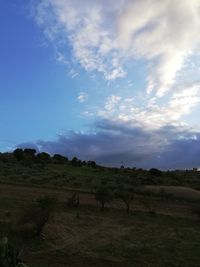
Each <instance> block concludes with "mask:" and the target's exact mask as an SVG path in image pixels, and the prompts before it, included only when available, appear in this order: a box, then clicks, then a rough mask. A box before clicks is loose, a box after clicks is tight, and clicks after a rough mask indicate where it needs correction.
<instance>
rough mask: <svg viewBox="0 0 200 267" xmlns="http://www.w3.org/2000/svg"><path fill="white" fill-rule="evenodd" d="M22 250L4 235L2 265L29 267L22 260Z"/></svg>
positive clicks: (0, 257)
mask: <svg viewBox="0 0 200 267" xmlns="http://www.w3.org/2000/svg"><path fill="white" fill-rule="evenodd" d="M21 255H22V251H20V250H18V249H15V248H14V247H13V246H11V245H10V243H9V242H8V238H7V237H4V238H2V239H1V240H0V267H28V266H27V265H25V264H24V263H23V262H22V260H21Z"/></svg>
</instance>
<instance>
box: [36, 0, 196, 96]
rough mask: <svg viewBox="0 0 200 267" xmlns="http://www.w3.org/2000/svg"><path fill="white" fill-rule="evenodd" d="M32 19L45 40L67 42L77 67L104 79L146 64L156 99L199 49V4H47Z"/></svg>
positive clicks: (167, 0)
mask: <svg viewBox="0 0 200 267" xmlns="http://www.w3.org/2000/svg"><path fill="white" fill-rule="evenodd" d="M36 19H37V22H38V24H39V25H40V26H41V27H42V28H43V29H44V33H45V35H46V36H47V37H48V39H50V40H51V41H53V42H55V41H56V40H57V45H58V47H59V46H62V47H65V45H66V43H67V42H69V44H70V46H71V50H72V54H73V57H74V58H75V59H76V60H77V61H78V62H79V63H80V65H81V66H82V67H83V68H85V69H86V70H87V71H98V72H100V73H102V74H103V75H104V77H105V79H107V80H115V79H116V78H119V77H124V76H125V75H126V66H125V65H126V64H125V63H126V62H129V61H131V60H143V61H145V62H146V67H147V72H148V77H147V83H148V84H147V92H148V93H151V92H152V91H154V90H155V92H156V95H157V96H159V97H160V96H163V95H164V94H165V93H166V92H167V91H168V90H170V88H171V86H172V85H173V83H174V82H175V79H176V75H177V73H178V72H180V71H181V70H182V68H183V66H184V63H185V62H186V60H188V59H189V58H190V57H191V56H192V55H193V54H194V53H196V52H197V51H199V48H200V47H199V46H200V38H199V28H200V2H199V0H190V1H188V0H177V1H174V0H163V1H157V0H136V1H132V0H119V1H117V4H116V1H115V0H109V1H105V0H102V1H97V0H85V1H84V3H83V1H82V0H46V1H39V4H38V5H37V9H36ZM62 51H65V50H62ZM63 53H65V52H63ZM60 55H61V54H60ZM59 58H60V59H61V58H62V56H60V57H59ZM63 58H65V57H63Z"/></svg>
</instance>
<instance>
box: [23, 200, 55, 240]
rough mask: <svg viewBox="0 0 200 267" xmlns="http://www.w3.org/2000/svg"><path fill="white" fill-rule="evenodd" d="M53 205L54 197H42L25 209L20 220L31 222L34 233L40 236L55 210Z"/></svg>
mask: <svg viewBox="0 0 200 267" xmlns="http://www.w3.org/2000/svg"><path fill="white" fill-rule="evenodd" d="M55 205H56V199H55V198H53V197H49V196H45V197H42V198H40V199H38V200H37V201H36V202H35V203H33V204H32V205H31V206H29V207H27V208H26V209H25V211H24V213H23V215H22V218H21V221H22V222H23V223H31V224H33V226H34V228H35V232H36V235H37V236H40V235H41V233H42V231H43V229H44V227H45V225H46V224H47V223H48V221H49V220H50V218H51V216H52V214H53V212H54V210H55Z"/></svg>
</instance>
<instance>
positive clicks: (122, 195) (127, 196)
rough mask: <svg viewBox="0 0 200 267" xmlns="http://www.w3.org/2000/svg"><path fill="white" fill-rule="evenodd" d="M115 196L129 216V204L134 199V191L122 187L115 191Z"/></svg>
mask: <svg viewBox="0 0 200 267" xmlns="http://www.w3.org/2000/svg"><path fill="white" fill-rule="evenodd" d="M115 196H116V198H118V199H121V200H122V201H123V202H124V203H125V205H126V211H127V213H128V214H129V213H130V207H131V203H132V201H133V199H134V189H133V188H127V189H125V188H124V187H120V188H118V190H117V191H116V193H115Z"/></svg>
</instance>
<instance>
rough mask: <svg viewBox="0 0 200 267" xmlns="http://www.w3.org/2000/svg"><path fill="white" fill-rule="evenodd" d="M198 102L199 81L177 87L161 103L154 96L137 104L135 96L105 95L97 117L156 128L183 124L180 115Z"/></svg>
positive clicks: (199, 96) (187, 112)
mask: <svg viewBox="0 0 200 267" xmlns="http://www.w3.org/2000/svg"><path fill="white" fill-rule="evenodd" d="M199 102H200V83H192V84H187V85H184V87H182V86H181V87H180V88H179V91H178V90H176V92H175V93H173V94H172V95H171V96H170V97H169V99H166V100H165V103H164V104H163V103H161V104H159V103H157V102H156V99H155V98H146V99H145V98H144V99H143V103H142V104H141V99H140V102H139V103H138V100H137V98H131V97H130V98H127V97H122V96H119V95H111V96H109V97H107V99H106V101H105V103H104V107H103V108H102V107H99V109H98V110H97V114H98V115H99V117H101V118H104V119H109V120H112V121H115V122H117V121H119V122H124V123H127V124H128V125H138V126H140V127H143V128H145V129H150V130H151V129H159V128H161V127H164V126H166V125H172V126H183V125H186V124H187V123H186V122H185V121H184V116H185V115H187V114H189V113H190V112H191V111H192V109H193V108H194V107H195V106H196V105H197V104H198V103H199Z"/></svg>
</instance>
